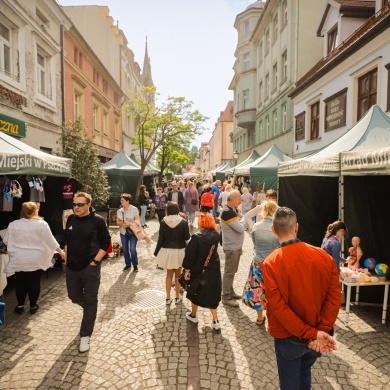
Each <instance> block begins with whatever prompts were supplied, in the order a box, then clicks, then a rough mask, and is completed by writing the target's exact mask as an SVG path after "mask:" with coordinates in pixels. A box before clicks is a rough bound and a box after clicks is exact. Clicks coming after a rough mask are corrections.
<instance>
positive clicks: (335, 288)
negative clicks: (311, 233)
mask: <svg viewBox="0 0 390 390" xmlns="http://www.w3.org/2000/svg"><path fill="white" fill-rule="evenodd" d="M272 230H273V232H274V233H275V234H276V235H277V238H278V241H279V243H280V247H279V248H278V249H275V250H274V251H273V252H272V253H271V254H270V255H268V256H267V257H266V259H265V260H264V263H263V277H264V286H265V298H266V311H267V318H268V327H269V332H270V334H271V336H272V337H273V338H274V339H275V340H274V343H275V353H276V361H277V365H278V374H279V385H280V389H282V390H286V389H288V390H295V389H296V390H298V389H300V390H306V389H307V390H309V389H310V388H311V367H312V365H313V364H314V363H315V361H316V360H317V358H318V357H319V356H321V353H322V352H331V351H333V350H335V349H336V345H335V341H334V340H333V338H332V336H331V335H332V334H333V327H334V323H335V321H336V318H337V315H338V312H339V308H340V305H341V294H340V286H339V274H338V270H337V267H336V263H335V262H334V261H333V259H332V257H331V256H329V255H328V254H327V253H326V252H325V251H324V250H322V249H321V248H317V247H314V246H312V245H309V244H306V243H304V242H301V241H300V240H299V239H298V238H297V232H298V223H297V217H296V214H295V212H294V211H293V210H291V209H289V208H288V207H280V208H279V209H278V210H277V211H276V213H275V214H274V217H273V225H272Z"/></svg>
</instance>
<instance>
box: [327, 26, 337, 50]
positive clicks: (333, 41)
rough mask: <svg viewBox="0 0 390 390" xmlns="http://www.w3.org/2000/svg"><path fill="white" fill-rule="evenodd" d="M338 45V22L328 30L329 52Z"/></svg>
mask: <svg viewBox="0 0 390 390" xmlns="http://www.w3.org/2000/svg"><path fill="white" fill-rule="evenodd" d="M336 45H337V24H336V26H334V27H333V28H332V29H330V30H329V32H328V53H327V54H329V53H330V52H331V51H332V50H333V49H334V48H335V47H336Z"/></svg>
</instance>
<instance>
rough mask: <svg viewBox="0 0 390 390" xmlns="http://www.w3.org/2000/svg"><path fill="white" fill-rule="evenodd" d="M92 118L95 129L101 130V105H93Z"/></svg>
mask: <svg viewBox="0 0 390 390" xmlns="http://www.w3.org/2000/svg"><path fill="white" fill-rule="evenodd" d="M92 120H93V129H94V130H95V131H99V130H98V129H99V127H98V126H99V106H97V105H94V106H93V113H92Z"/></svg>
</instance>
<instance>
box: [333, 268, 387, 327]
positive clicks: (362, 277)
mask: <svg viewBox="0 0 390 390" xmlns="http://www.w3.org/2000/svg"><path fill="white" fill-rule="evenodd" d="M374 269H375V272H376V275H375V274H372V273H370V272H369V270H368V269H367V268H365V269H358V270H356V271H353V270H350V269H349V268H347V267H341V268H340V282H341V283H342V285H343V288H344V286H346V288H347V298H346V301H345V318H344V323H345V324H346V325H348V322H349V312H350V306H351V289H352V287H356V297H355V305H358V304H359V290H360V288H361V287H370V286H384V294H383V310H382V323H383V324H385V323H386V312H387V301H388V298H389V284H390V280H387V275H388V273H389V272H388V270H389V268H388V267H387V266H386V264H378V265H377V266H376V267H375V268H374ZM383 271H384V272H383Z"/></svg>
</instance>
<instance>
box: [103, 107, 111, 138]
mask: <svg viewBox="0 0 390 390" xmlns="http://www.w3.org/2000/svg"><path fill="white" fill-rule="evenodd" d="M109 127H110V126H109V123H108V112H107V111H104V112H103V134H104V135H105V136H106V137H108V131H109Z"/></svg>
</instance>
